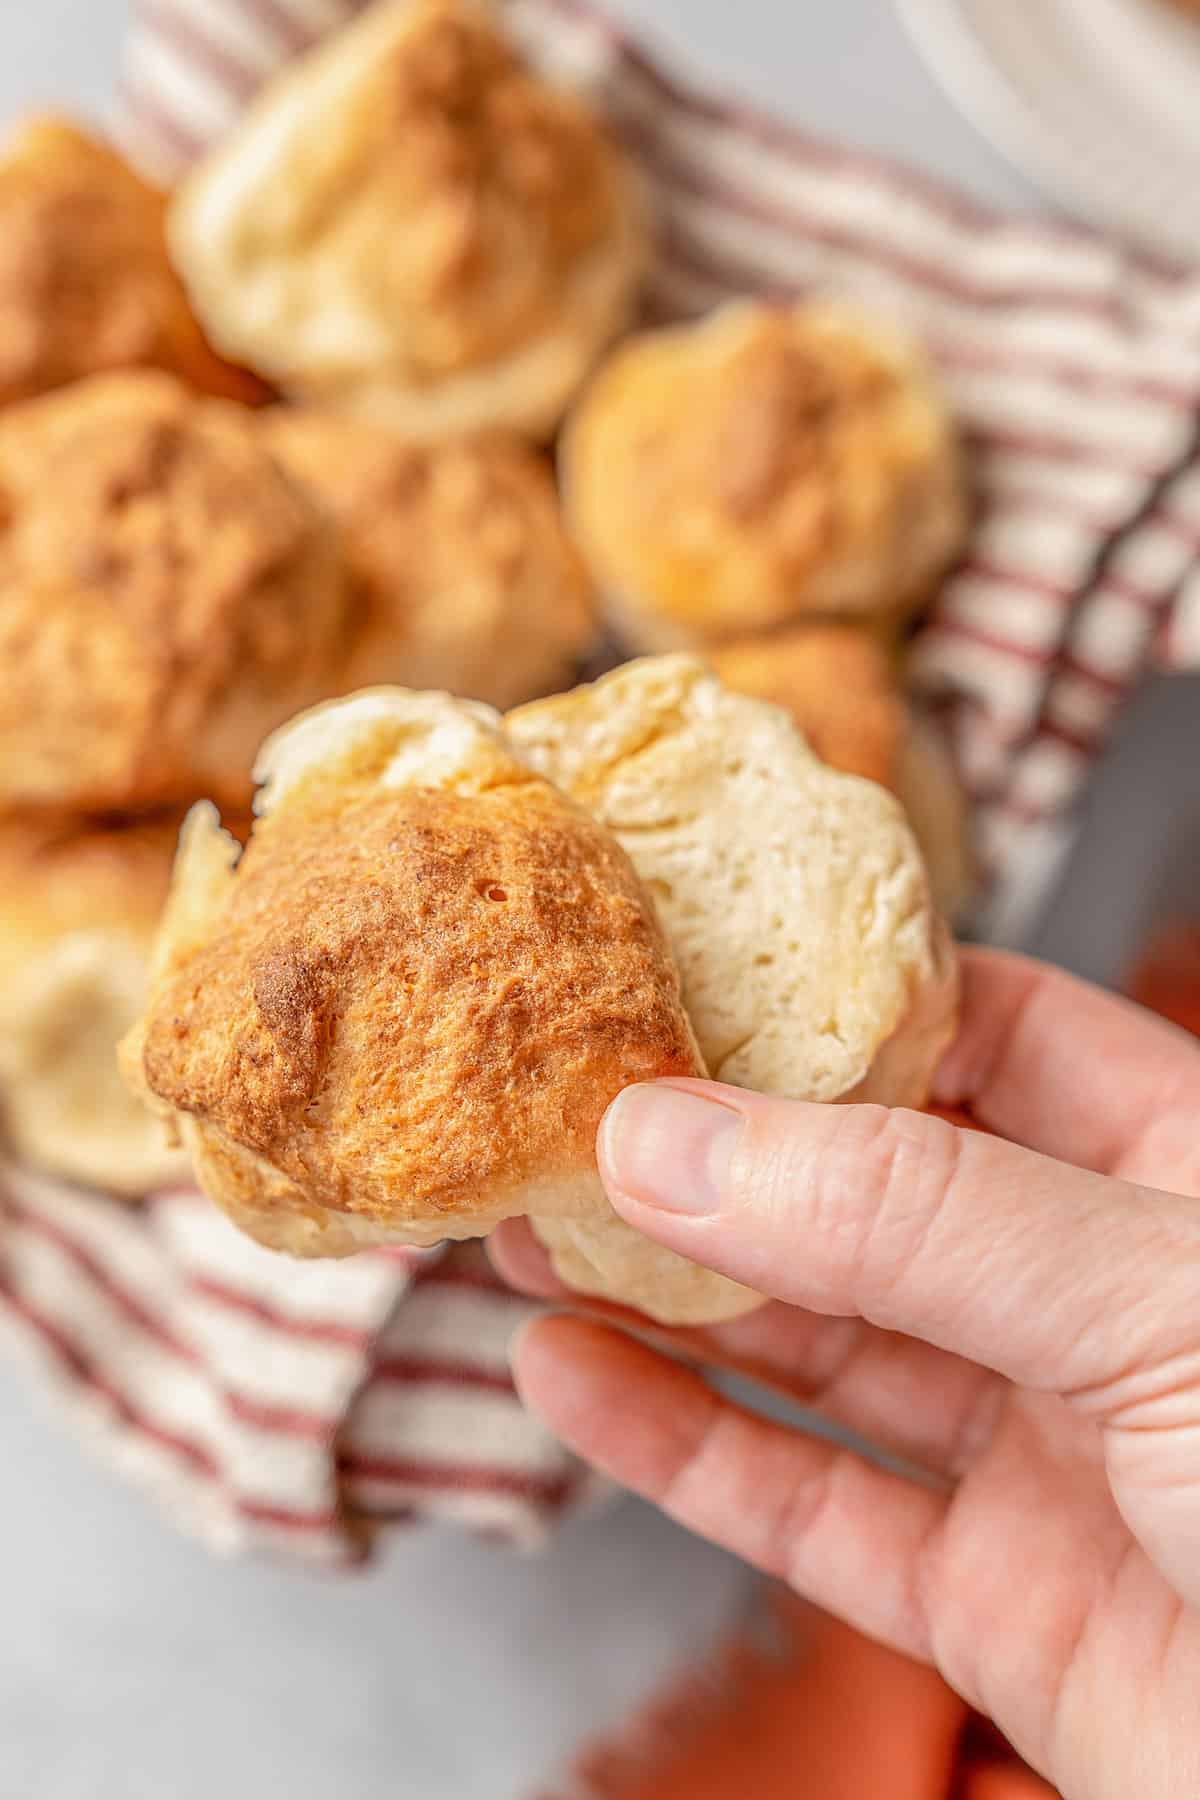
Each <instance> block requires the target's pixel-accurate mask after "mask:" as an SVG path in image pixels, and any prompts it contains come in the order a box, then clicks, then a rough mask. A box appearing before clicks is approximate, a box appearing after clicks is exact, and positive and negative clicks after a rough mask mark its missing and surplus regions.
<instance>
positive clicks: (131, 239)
mask: <svg viewBox="0 0 1200 1800" xmlns="http://www.w3.org/2000/svg"><path fill="white" fill-rule="evenodd" d="M165 221H166V197H165V196H164V195H163V194H160V193H158V192H157V191H156V190H155V189H154V188H152V187H150V186H148V185H147V183H146V182H144V181H143V180H142V179H141V177H140V176H138V175H136V174H135V173H134V171H133V170H132V169H131V168H130V167H129V166H128V164H127V163H125V162H124V161H123V159H122V158H121V157H120V156H119V155H118V154H117V152H116V151H115V150H113V149H112V148H110V146H109V145H107V144H105V143H104V142H102V141H101V140H100V139H99V138H96V137H93V136H91V135H90V134H89V133H87V132H85V131H83V130H81V129H80V127H79V126H77V125H74V124H72V123H71V122H69V121H68V120H66V119H60V118H57V117H53V116H46V117H39V118H33V119H29V120H27V121H26V122H25V123H23V124H22V125H21V126H19V127H18V129H17V130H16V131H15V132H14V133H13V134H12V135H11V136H10V137H9V138H8V140H7V142H6V143H5V144H4V146H3V147H2V148H0V406H4V405H10V404H11V403H12V402H14V401H17V400H27V399H31V398H33V397H34V396H36V395H38V394H43V393H46V392H48V391H49V390H50V389H52V388H57V387H62V386H64V385H65V384H66V383H68V382H70V381H75V380H78V379H80V378H82V377H83V376H86V375H95V374H99V373H102V372H105V371H108V370H112V369H124V368H155V369H165V370H166V371H167V372H168V373H170V374H172V375H177V376H179V377H180V378H181V379H182V380H183V381H186V382H188V383H189V384H190V385H191V386H193V387H196V388H199V389H201V390H202V391H204V392H207V393H213V394H221V395H225V396H227V397H228V398H230V399H233V400H244V401H248V402H254V401H257V400H259V399H261V398H262V397H263V395H264V394H265V392H266V389H265V388H264V387H263V385H262V383H261V382H259V381H258V380H256V379H255V378H254V377H253V376H251V375H249V374H247V373H246V372H245V371H244V370H242V369H237V368H234V367H232V366H231V365H230V364H229V363H227V362H224V361H223V360H222V359H221V358H220V357H219V356H217V355H216V354H215V352H214V351H213V350H212V349H211V348H210V347H209V345H208V343H207V342H206V341H205V338H204V335H203V333H202V332H201V330H200V327H199V325H198V324H197V323H196V320H195V317H194V316H193V314H192V311H191V308H190V306H189V304H188V300H187V296H186V294H185V293H184V290H183V285H182V283H181V282H180V280H179V277H178V276H177V275H176V273H175V271H174V269H173V268H172V267H171V264H170V261H169V259H168V256H167V247H166V231H165Z"/></svg>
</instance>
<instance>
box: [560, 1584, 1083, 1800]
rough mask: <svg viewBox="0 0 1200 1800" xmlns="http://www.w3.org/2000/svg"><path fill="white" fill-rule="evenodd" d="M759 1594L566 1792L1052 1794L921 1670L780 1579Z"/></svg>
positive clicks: (1031, 1798) (690, 1797) (677, 1799)
mask: <svg viewBox="0 0 1200 1800" xmlns="http://www.w3.org/2000/svg"><path fill="white" fill-rule="evenodd" d="M767 1595H768V1601H767V1608H766V1619H765V1625H766V1629H765V1631H764V1632H763V1633H761V1634H760V1633H754V1634H746V1635H743V1636H742V1637H739V1638H737V1639H735V1640H734V1641H732V1642H731V1643H729V1644H727V1645H726V1646H724V1647H723V1648H722V1649H721V1650H720V1651H719V1652H718V1654H717V1655H716V1656H715V1657H714V1658H713V1659H712V1660H711V1661H710V1662H709V1663H708V1664H706V1665H704V1666H703V1667H701V1668H700V1669H698V1670H696V1671H694V1672H693V1673H691V1674H690V1675H687V1676H685V1677H684V1678H683V1679H682V1680H681V1681H679V1682H677V1683H676V1684H675V1685H674V1686H673V1687H671V1688H670V1689H668V1690H667V1691H666V1692H665V1693H663V1694H660V1695H658V1696H657V1697H656V1698H654V1699H653V1700H652V1701H651V1702H650V1704H649V1705H648V1706H647V1708H646V1709H645V1711H644V1712H643V1713H642V1714H641V1715H640V1716H638V1717H637V1718H635V1720H634V1721H633V1722H632V1724H631V1726H630V1727H629V1729H628V1730H627V1731H626V1732H624V1733H623V1734H622V1735H621V1736H620V1737H619V1738H617V1739H615V1740H613V1741H610V1742H608V1743H605V1744H602V1745H599V1746H597V1747H595V1748H593V1749H591V1750H589V1751H587V1752H586V1753H585V1754H584V1756H583V1757H582V1759H581V1760H580V1762H579V1763H578V1764H577V1766H576V1767H575V1768H574V1769H573V1770H572V1771H571V1774H570V1777H569V1780H568V1784H567V1787H566V1789H565V1793H569V1794H570V1795H571V1796H572V1800H743V1797H744V1796H746V1795H753V1796H754V1800H796V1796H798V1795H801V1794H804V1795H809V1794H811V1795H813V1796H814V1797H815V1796H820V1800H864V1797H865V1796H870V1797H871V1800H1053V1791H1052V1790H1051V1789H1050V1788H1048V1787H1047V1786H1046V1785H1045V1783H1044V1782H1042V1781H1041V1780H1039V1778H1038V1777H1036V1776H1034V1775H1032V1774H1031V1773H1030V1772H1029V1771H1028V1770H1027V1769H1025V1768H1024V1766H1023V1765H1021V1764H1020V1763H1018V1762H1017V1761H1016V1760H1015V1758H1014V1757H1013V1755H1012V1753H1011V1751H1009V1750H1008V1747H1007V1745H1006V1744H1004V1741H1003V1739H1001V1738H999V1737H998V1736H997V1735H996V1734H994V1733H992V1732H991V1731H990V1729H985V1730H983V1731H976V1730H975V1729H974V1728H973V1725H972V1721H971V1715H970V1713H969V1711H968V1708H967V1707H966V1706H965V1705H964V1704H963V1702H962V1701H961V1700H960V1699H959V1698H958V1697H957V1695H955V1694H953V1693H952V1692H951V1691H950V1689H949V1688H948V1687H947V1686H946V1685H945V1683H944V1682H943V1681H942V1680H941V1679H940V1677H939V1676H938V1675H936V1674H935V1673H934V1671H933V1670H932V1669H929V1668H926V1667H925V1666H924V1665H922V1664H920V1663H915V1662H912V1661H911V1660H910V1659H909V1658H908V1657H905V1656H901V1655H899V1654H898V1653H897V1652H895V1651H893V1650H888V1649H886V1648H885V1647H884V1646H883V1645H882V1644H877V1643H875V1642H873V1641H872V1640H871V1639H869V1638H865V1637H862V1636H860V1634H859V1633H858V1632H856V1631H852V1630H851V1629H850V1628H849V1626H846V1625H842V1624H840V1623H839V1622H838V1621H837V1620H836V1619H832V1618H829V1617H828V1616H827V1615H826V1614H823V1613H820V1612H818V1611H816V1609H815V1608H813V1607H811V1606H808V1605H807V1604H806V1603H805V1602H803V1601H801V1600H798V1599H797V1598H796V1597H795V1595H793V1594H791V1593H789V1592H788V1591H787V1590H786V1589H784V1588H781V1587H778V1586H775V1585H772V1586H771V1587H770V1588H769V1589H768V1590H767ZM763 1639H765V1640H767V1641H765V1642H764V1641H762V1640H763ZM540 1800H555V1797H554V1795H553V1794H552V1793H550V1792H545V1793H543V1794H542V1795H541V1796H540Z"/></svg>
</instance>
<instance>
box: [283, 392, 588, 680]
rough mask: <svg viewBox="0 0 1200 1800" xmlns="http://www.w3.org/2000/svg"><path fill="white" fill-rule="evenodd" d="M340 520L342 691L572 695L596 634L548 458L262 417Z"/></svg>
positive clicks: (494, 446)
mask: <svg viewBox="0 0 1200 1800" xmlns="http://www.w3.org/2000/svg"><path fill="white" fill-rule="evenodd" d="M260 416H261V418H262V421H263V428H264V431H265V441H266V443H267V445H268V447H269V448H270V450H271V451H272V452H273V454H274V455H275V456H276V457H277V458H278V459H279V461H280V462H281V463H282V464H283V467H284V468H285V469H286V470H287V471H288V473H289V474H290V475H292V476H293V477H294V479H295V480H297V481H298V482H299V483H300V484H301V485H302V486H303V487H305V488H306V489H307V490H308V491H309V492H310V493H311V495H312V496H313V498H314V499H315V500H316V501H317V502H319V503H320V504H321V505H323V506H324V507H326V508H327V510H328V511H329V512H330V513H331V514H332V516H333V518H334V520H335V521H336V523H337V525H338V527H339V529H340V532H341V537H342V544H343V548H344V552H345V556H346V560H347V563H348V566H349V569H350V574H351V578H352V580H353V582H354V584H355V588H356V590H357V594H358V598H359V599H360V601H361V603H362V605H361V612H362V623H361V625H360V627H359V630H358V633H357V635H356V640H355V644H354V646H353V648H352V650H351V654H350V658H349V661H348V663H347V666H346V669H345V670H344V672H343V676H342V681H341V685H342V687H343V688H344V689H345V690H346V691H348V692H349V691H353V690H354V689H356V688H359V687H364V686H372V687H373V686H378V685H382V684H387V683H397V684H399V685H402V686H404V687H409V688H444V689H447V690H448V691H450V692H451V693H455V694H465V695H468V696H469V697H470V698H472V699H475V700H486V701H488V702H490V704H491V705H493V706H500V707H506V706H515V705H517V704H518V703H519V702H520V701H522V700H530V699H532V698H533V697H534V696H535V695H538V694H545V693H550V692H552V691H553V690H554V689H556V688H561V687H563V686H565V685H567V684H568V683H569V682H570V681H571V680H572V679H573V678H574V677H575V675H576V673H577V671H578V669H579V665H580V662H581V661H582V659H583V658H584V656H585V655H586V654H587V652H588V650H589V648H590V646H591V644H592V642H593V640H594V638H595V635H596V624H595V618H594V613H593V609H592V597H591V586H590V583H589V581H588V578H587V574H586V572H585V570H584V567H583V563H582V560H581V558H580V556H579V554H578V552H577V551H576V549H575V547H574V545H573V544H572V543H571V541H570V539H569V538H568V537H567V534H566V530H565V528H564V525H563V521H562V515H561V512H560V510H559V505H558V495H557V492H556V489H555V486H554V479H553V476H552V474H551V471H550V467H549V465H548V463H547V462H546V460H545V458H544V457H542V456H541V455H539V454H538V453H537V452H535V451H533V450H531V449H529V448H527V447H526V446H524V445H522V444H520V443H519V442H517V441H516V440H514V439H509V438H498V437H488V438H473V439H461V440H458V441H456V442H454V443H447V444H441V445H436V444H435V445H421V444H414V443H412V442H411V441H409V440H405V439H403V438H399V437H397V436H396V435H395V434H394V433H392V432H388V431H383V430H380V429H379V428H377V427H375V426H371V425H364V424H363V423H362V422H361V421H359V420H356V419H349V418H346V417H344V416H342V417H339V416H338V415H336V414H333V413H328V412H321V411H315V410H312V409H310V408H307V407H280V408H278V409H272V410H271V411H269V412H267V413H264V414H262V415H260Z"/></svg>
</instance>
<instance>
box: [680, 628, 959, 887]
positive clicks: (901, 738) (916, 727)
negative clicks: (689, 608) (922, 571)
mask: <svg viewBox="0 0 1200 1800" xmlns="http://www.w3.org/2000/svg"><path fill="white" fill-rule="evenodd" d="M709 662H710V663H711V665H712V667H713V668H714V669H715V670H716V672H717V674H718V675H719V676H720V678H721V680H722V681H723V682H724V683H725V685H726V687H730V688H732V689H733V690H734V692H735V693H739V694H749V695H751V696H752V697H753V698H754V699H758V700H769V701H771V703H772V704H773V705H775V706H782V707H783V708H784V709H785V710H786V711H787V712H789V713H790V714H791V716H792V718H793V719H794V720H795V722H796V724H797V725H798V726H799V728H800V730H801V732H802V733H803V734H804V737H805V738H806V739H807V741H808V743H809V744H810V746H811V747H812V749H813V750H815V751H816V753H817V755H818V756H819V757H820V758H821V761H822V762H827V763H828V764H829V765H830V767H831V768H834V769H842V770H843V771H844V772H845V773H846V774H848V775H865V776H866V777H867V779H868V780H870V781H877V782H879V783H880V785H881V786H882V787H886V788H889V789H890V790H891V792H892V793H893V794H895V795H896V796H897V798H898V799H899V800H900V802H901V804H902V805H903V807H904V810H905V812H906V813H907V815H908V822H909V824H910V825H911V826H912V828H913V833H914V835H915V837H916V840H917V843H918V844H919V845H920V847H921V852H922V854H923V855H924V858H925V864H926V867H927V868H928V870H929V879H930V883H931V886H932V888H933V897H934V901H935V903H936V905H937V908H938V911H939V912H940V913H942V915H943V916H944V917H945V918H947V919H951V920H953V919H955V918H957V917H958V915H959V914H960V913H961V912H962V911H963V909H964V907H965V905H966V903H967V901H968V900H969V899H970V895H971V890H972V886H973V861H972V855H971V846H970V820H969V817H968V811H967V803H966V796H965V795H964V793H963V790H962V787H961V785H960V783H959V780H958V776H957V775H956V773H955V770H954V765H953V763H952V761H951V759H950V754H949V751H948V750H947V748H946V745H945V743H944V742H943V740H942V737H941V734H940V732H939V731H938V729H937V727H936V725H935V724H934V723H933V721H932V720H931V719H929V718H927V717H926V716H924V715H923V714H922V713H920V712H919V711H918V710H917V709H916V708H915V707H914V706H913V705H912V704H911V702H910V701H909V700H908V698H907V697H906V695H905V694H904V693H903V691H902V689H901V687H900V684H899V678H898V675H897V672H896V669H895V667H894V663H893V659H892V658H891V657H890V656H889V655H888V653H887V651H886V650H885V649H884V646H883V644H882V643H881V642H880V641H879V639H878V638H876V637H873V636H871V635H869V634H868V633H867V632H865V631H863V630H862V629H861V628H860V627H858V626H855V625H823V624H822V625H804V626H798V627H796V628H795V629H793V630H790V631H783V632H776V633H774V634H773V635H772V636H770V637H760V638H741V639H737V640H735V641H731V642H730V643H728V644H720V645H717V646H716V647H715V648H714V649H713V650H711V651H710V652H709Z"/></svg>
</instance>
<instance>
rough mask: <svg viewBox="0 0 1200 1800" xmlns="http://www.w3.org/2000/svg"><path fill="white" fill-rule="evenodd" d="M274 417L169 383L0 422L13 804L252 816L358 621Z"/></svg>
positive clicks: (6, 748) (111, 392)
mask: <svg viewBox="0 0 1200 1800" xmlns="http://www.w3.org/2000/svg"><path fill="white" fill-rule="evenodd" d="M256 419H257V415H255V414H251V413H248V412H246V411H245V409H243V408H241V407H237V406H234V405H231V404H229V403H228V402H225V401H218V400H207V399H199V398H197V397H196V396H195V395H194V394H191V393H190V392H189V391H188V390H187V389H185V388H184V387H183V386H182V385H181V384H179V383H178V382H176V381H174V380H172V379H171V378H170V377H168V376H165V375H159V374H149V373H147V374H137V373H134V374H120V375H109V376H96V377H93V378H92V379H91V380H90V381H87V382H83V383H78V384H76V385H75V386H74V387H71V388H69V389H64V390H63V391H61V392H60V393H56V394H51V395H48V396H46V397H45V398H43V399H40V400H34V401H29V402H27V403H26V404H25V405H24V406H21V407H14V408H11V409H10V410H9V411H8V412H6V413H4V414H3V415H0V660H2V662H3V666H4V672H5V678H4V683H3V685H2V687H0V802H3V803H4V804H6V805H10V806H23V805H37V806H48V807H57V808H60V809H69V810H79V811H83V810H88V811H108V810H113V811H133V810H140V811H145V810H148V809H152V808H154V807H157V806H161V805H168V804H173V803H175V802H179V803H181V804H186V803H187V802H188V801H190V800H192V799H193V798H195V797H196V796H197V795H198V794H205V793H210V794H214V795H217V796H220V797H221V798H228V799H229V801H230V803H232V804H235V805H244V804H245V802H246V799H247V797H248V793H249V775H250V768H251V764H252V762H253V757H254V752H255V750H256V748H257V746H258V744H259V743H260V741H261V740H262V737H263V736H264V734H265V733H266V732H267V731H269V730H271V729H273V728H274V727H275V726H276V725H278V724H280V723H281V722H282V721H283V720H284V719H286V718H287V717H288V716H289V715H290V714H292V713H293V712H295V711H296V710H297V708H298V707H301V706H304V705H308V704H310V703H311V702H312V701H313V700H315V699H317V698H320V697H321V696H322V695H324V694H325V693H327V692H328V691H329V689H330V687H331V686H334V685H336V682H335V681H334V680H332V679H331V676H330V670H331V669H332V668H335V667H336V666H337V665H338V664H339V663H340V661H341V659H342V657H343V655H344V653H345V649H346V644H347V640H348V634H349V630H350V626H351V622H352V614H351V601H350V596H349V591H348V587H347V582H346V577H345V573H344V570H343V566H342V561H341V556H340V551H339V547H338V543H337V539H336V534H335V530H334V527H333V526H332V524H330V523H329V522H328V521H327V520H326V518H325V517H324V515H323V514H321V513H320V512H318V510H317V509H316V507H315V506H314V505H313V504H312V503H311V502H310V501H309V500H308V498H307V497H306V496H305V495H304V494H303V492H302V491H301V490H300V489H299V488H297V487H296V486H295V485H294V484H293V483H291V482H290V481H289V480H288V479H287V478H286V477H285V476H284V475H283V473H282V472H281V470H280V469H279V468H278V466H277V465H276V463H275V462H274V461H273V459H272V458H271V457H270V456H269V455H268V454H267V452H266V450H265V449H264V448H263V446H262V444H261V442H260V441H259V437H258V426H257V423H256Z"/></svg>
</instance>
